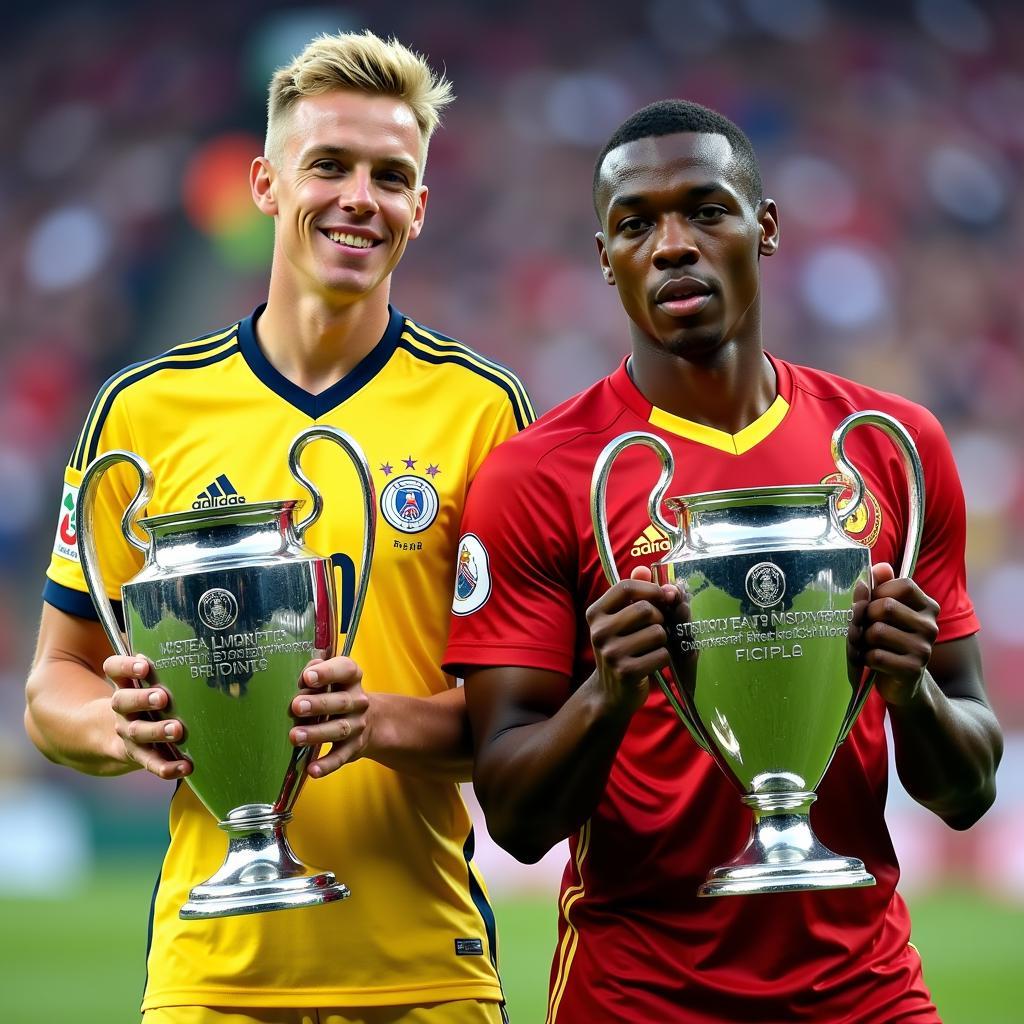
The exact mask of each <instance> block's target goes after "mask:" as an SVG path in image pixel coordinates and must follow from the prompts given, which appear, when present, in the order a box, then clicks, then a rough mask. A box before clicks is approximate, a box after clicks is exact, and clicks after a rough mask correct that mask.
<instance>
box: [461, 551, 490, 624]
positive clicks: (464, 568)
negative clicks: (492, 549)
mask: <svg viewBox="0 0 1024 1024" xmlns="http://www.w3.org/2000/svg"><path fill="white" fill-rule="evenodd" d="M490 596H491V567H490V559H489V558H488V557H487V549H486V548H485V547H484V546H483V544H482V542H481V541H480V538H479V537H477V535H476V534H475V533H467V534H466V535H465V536H464V537H463V538H462V540H460V541H459V560H458V565H457V567H456V569H455V599H454V600H453V601H452V611H453V612H454V613H455V614H456V615H469V614H471V613H472V612H475V611H476V610H477V609H479V608H482V607H483V606H484V604H485V603H486V601H487V598H489V597H490Z"/></svg>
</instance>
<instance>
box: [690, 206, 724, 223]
mask: <svg viewBox="0 0 1024 1024" xmlns="http://www.w3.org/2000/svg"><path fill="white" fill-rule="evenodd" d="M728 212H729V211H728V210H727V209H726V208H725V207H724V206H718V205H717V204H715V203H704V204H703V205H702V206H698V207H697V209H696V210H694V211H693V219H694V220H698V221H702V222H703V223H705V224H707V223H710V222H713V221H717V220H721V219H722V217H724V216H725V215H726V214H727V213H728Z"/></svg>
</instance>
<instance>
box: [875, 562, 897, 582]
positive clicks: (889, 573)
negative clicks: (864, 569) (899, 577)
mask: <svg viewBox="0 0 1024 1024" xmlns="http://www.w3.org/2000/svg"><path fill="white" fill-rule="evenodd" d="M895 578H896V573H895V572H894V570H893V567H892V566H891V565H890V564H889V563H888V562H876V563H875V564H874V565H873V566H871V586H872V587H878V586H881V585H882V584H883V583H888V582H889V580H893V579H895Z"/></svg>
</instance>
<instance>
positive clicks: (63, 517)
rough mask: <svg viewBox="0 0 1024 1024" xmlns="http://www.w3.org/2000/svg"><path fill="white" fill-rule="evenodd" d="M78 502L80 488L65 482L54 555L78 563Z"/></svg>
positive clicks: (54, 542)
mask: <svg viewBox="0 0 1024 1024" xmlns="http://www.w3.org/2000/svg"><path fill="white" fill-rule="evenodd" d="M77 501H78V488H77V487H75V486H74V484H69V483H68V482H67V481H66V480H65V481H64V493H63V495H62V496H61V500H60V513H59V515H58V517H57V534H56V536H55V537H54V541H53V553H54V554H55V555H58V556H59V557H60V558H66V559H68V561H71V562H77V561H78V529H77V527H78V524H77V523H76V522H75V503H76V502H77Z"/></svg>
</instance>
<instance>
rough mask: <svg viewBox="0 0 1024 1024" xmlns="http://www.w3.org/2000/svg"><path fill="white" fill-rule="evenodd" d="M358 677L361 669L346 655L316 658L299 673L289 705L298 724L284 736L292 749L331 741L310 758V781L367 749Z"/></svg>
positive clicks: (366, 702)
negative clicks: (296, 689)
mask: <svg viewBox="0 0 1024 1024" xmlns="http://www.w3.org/2000/svg"><path fill="white" fill-rule="evenodd" d="M362 679H363V672H362V669H360V667H359V666H358V665H357V664H356V663H355V662H354V661H353V660H352V659H351V658H340V657H339V658H331V659H330V660H328V661H322V660H320V659H316V660H314V661H311V662H310V663H309V664H308V665H307V666H306V667H305V669H303V671H302V679H301V685H302V686H303V689H302V691H301V692H300V693H299V695H298V696H297V697H295V698H294V699H293V700H292V704H291V711H292V714H293V715H294V716H295V717H296V718H297V719H298V722H297V724H296V725H295V727H294V728H293V729H292V730H291V732H290V733H289V734H288V737H289V739H290V740H291V741H292V743H293V744H294V745H295V746H297V747H304V746H306V745H307V744H309V745H313V746H319V745H321V744H323V743H330V744H331V749H330V750H328V751H327V752H326V753H325V754H323V755H322V756H320V757H316V758H314V759H313V760H312V761H310V762H309V767H308V768H307V769H306V770H307V772H308V773H309V774H310V775H312V776H313V778H315V779H319V778H322V777H323V776H325V775H329V774H330V773H331V772H333V771H336V770H337V769H338V768H340V767H341V766H342V765H343V764H347V763H348V762H349V761H354V760H356V758H358V757H360V756H361V755H362V754H363V752H364V751H365V749H366V744H367V743H368V741H369V738H370V713H369V709H370V699H369V697H367V695H366V694H365V693H364V692H363V686H362ZM325 716H327V717H326V721H325V720H324V718H325Z"/></svg>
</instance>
